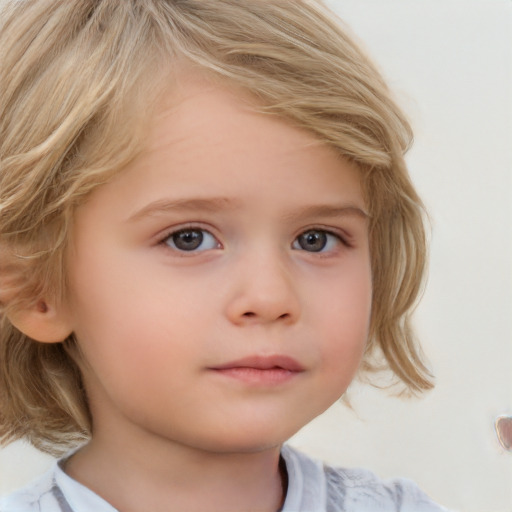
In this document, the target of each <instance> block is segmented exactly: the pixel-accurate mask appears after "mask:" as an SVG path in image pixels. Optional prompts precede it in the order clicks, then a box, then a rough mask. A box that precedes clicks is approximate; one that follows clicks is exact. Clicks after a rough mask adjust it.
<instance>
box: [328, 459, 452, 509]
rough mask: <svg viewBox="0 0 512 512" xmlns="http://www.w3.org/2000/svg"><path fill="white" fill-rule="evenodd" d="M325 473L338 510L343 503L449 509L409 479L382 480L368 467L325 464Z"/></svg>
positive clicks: (330, 497) (345, 505)
mask: <svg viewBox="0 0 512 512" xmlns="http://www.w3.org/2000/svg"><path fill="white" fill-rule="evenodd" d="M324 472H325V479H326V489H327V502H328V503H331V504H332V506H331V509H332V510H337V509H336V508H335V504H337V503H343V510H358V511H359V510H361V511H377V510H382V511H388V510H389V511H391V510H393V511H395V510H396V511H400V512H447V509H445V508H443V507H441V506H440V505H437V504H436V503H434V502H433V501H432V500H431V499H430V498H429V497H428V496H427V495H426V494H425V493H424V492H423V491H422V490H421V489H420V488H419V487H418V486H417V485H416V484H415V483H414V482H412V481H411V480H407V479H405V478H396V479H390V480H382V479H380V478H379V477H377V475H375V474H374V473H372V472H371V471H368V470H365V469H346V468H339V467H331V466H324ZM340 510H342V509H340Z"/></svg>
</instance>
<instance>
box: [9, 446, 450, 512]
mask: <svg viewBox="0 0 512 512" xmlns="http://www.w3.org/2000/svg"><path fill="white" fill-rule="evenodd" d="M281 454H282V456H283V458H284V460H285V462H286V470H287V472H288V491H287V494H286V500H285V503H284V505H283V508H282V510H281V512H446V509H444V508H442V507H440V506H439V505H436V504H435V503H434V502H432V501H431V500H430V498H428V497H427V496H426V495H425V494H424V493H423V492H422V491H420V490H419V489H418V487H417V486H416V485H415V484H414V483H413V482H411V481H409V480H405V479H397V480H389V481H383V480H380V479H379V478H377V476H375V475H374V474H373V473H371V472H370V471H366V470H363V469H344V468H332V467H330V466H327V465H325V464H323V463H322V462H320V461H317V460H314V459H311V458H309V457H308V456H306V455H304V454H302V453H300V452H298V451H296V450H294V449H293V448H291V447H290V446H283V448H282V451H281ZM0 512H118V511H117V510H116V509H115V508H114V507H112V506H111V505H109V504H108V503H107V502H106V501H105V500H104V499H103V498H100V497H99V496H98V495H97V494H95V493H94V492H92V491H91V490H90V489H88V488H87V487H85V486H84V485H82V484H80V483H79V482H77V481H76V480H73V479H72V478H71V477H69V476H68V475H67V474H66V473H65V472H64V471H63V470H62V469H61V467H60V466H59V463H58V462H56V463H55V465H54V466H53V467H52V468H51V469H50V470H49V471H48V472H47V473H45V474H44V475H43V476H41V477H40V478H38V479H37V480H36V481H34V482H33V483H32V484H30V485H28V486H27V487H24V488H23V489H20V490H19V491H16V492H14V493H12V494H10V495H8V496H5V497H3V498H0ZM141 512H149V511H141Z"/></svg>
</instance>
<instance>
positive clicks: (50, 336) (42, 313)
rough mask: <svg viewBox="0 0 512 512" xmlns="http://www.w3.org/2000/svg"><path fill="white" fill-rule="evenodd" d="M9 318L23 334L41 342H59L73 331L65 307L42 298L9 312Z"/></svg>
mask: <svg viewBox="0 0 512 512" xmlns="http://www.w3.org/2000/svg"><path fill="white" fill-rule="evenodd" d="M9 320H10V321H11V323H12V325H14V327H16V329H18V330H19V331H21V332H22V333H23V334H25V335H26V336H28V337H29V338H32V339H33V340H36V341H40V342H42V343H59V342H61V341H64V340H65V339H66V338H67V337H68V336H69V335H70V334H71V333H72V331H73V329H72V328H71V321H70V318H69V314H68V312H67V311H66V308H64V307H62V308H60V307H55V306H53V305H51V304H49V303H48V302H46V301H45V300H42V299H41V300H39V301H37V302H36V303H35V304H33V305H31V306H29V307H27V308H25V309H20V310H17V311H16V312H14V313H11V314H10V315H9Z"/></svg>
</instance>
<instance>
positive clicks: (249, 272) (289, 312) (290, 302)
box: [226, 255, 301, 325]
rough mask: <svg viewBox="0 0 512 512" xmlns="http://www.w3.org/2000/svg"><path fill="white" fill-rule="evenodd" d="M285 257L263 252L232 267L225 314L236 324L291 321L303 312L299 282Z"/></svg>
mask: <svg viewBox="0 0 512 512" xmlns="http://www.w3.org/2000/svg"><path fill="white" fill-rule="evenodd" d="M283 259H284V258H279V257H277V256H275V255H274V256H270V255H267V256H265V255H260V257H252V258H250V259H249V260H247V259H246V260H245V261H240V262H239V264H238V266H237V268H236V269H235V270H233V274H232V275H231V277H230V279H232V280H233V281H232V283H233V286H232V289H231V290H230V297H229V298H228V301H227V306H226V314H227V317H228V319H229V320H230V321H231V322H232V323H234V324H236V325H249V324H270V323H282V324H292V323H295V322H296V321H297V319H298V318H299V316H300V312H301V304H300V300H299V295H298V289H297V288H298V283H297V282H296V279H295V278H294V276H293V275H292V271H291V269H290V266H289V265H287V264H286V262H285V261H283Z"/></svg>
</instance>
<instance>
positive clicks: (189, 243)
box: [165, 228, 219, 252]
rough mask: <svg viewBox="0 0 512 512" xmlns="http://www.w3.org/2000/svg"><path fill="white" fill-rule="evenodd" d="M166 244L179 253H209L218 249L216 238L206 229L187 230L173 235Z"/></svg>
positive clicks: (181, 230) (166, 240)
mask: <svg viewBox="0 0 512 512" xmlns="http://www.w3.org/2000/svg"><path fill="white" fill-rule="evenodd" d="M165 244H166V245H168V246H169V247H171V248H172V249H176V250H177V251H186V252H192V251H198V252H199V251H207V250H209V249H215V248H216V247H218V245H219V244H218V242H217V240H216V239H215V237H214V236H213V235H212V234H211V233H209V232H208V231H206V230H204V229H198V228H187V229H180V230H179V231H176V232H174V233H171V234H170V235H169V236H168V237H167V238H166V239H165Z"/></svg>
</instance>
